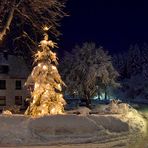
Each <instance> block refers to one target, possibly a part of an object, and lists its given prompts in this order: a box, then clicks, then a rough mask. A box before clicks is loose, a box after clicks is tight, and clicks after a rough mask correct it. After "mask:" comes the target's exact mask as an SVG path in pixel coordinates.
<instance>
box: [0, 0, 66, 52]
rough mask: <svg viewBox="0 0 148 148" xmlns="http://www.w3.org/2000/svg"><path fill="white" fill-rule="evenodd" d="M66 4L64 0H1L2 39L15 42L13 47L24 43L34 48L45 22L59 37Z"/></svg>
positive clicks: (50, 30) (20, 46)
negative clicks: (59, 27) (60, 23)
mask: <svg viewBox="0 0 148 148" xmlns="http://www.w3.org/2000/svg"><path fill="white" fill-rule="evenodd" d="M64 7H65V0H0V41H1V42H2V43H4V41H6V40H7V39H8V40H9V43H10V44H11V43H12V44H13V43H15V44H13V46H14V47H13V48H16V47H19V48H24V46H22V45H24V44H25V46H26V47H25V48H26V49H29V50H32V46H36V45H37V44H38V41H40V38H41V35H42V34H43V30H42V27H44V25H46V26H48V27H49V32H50V35H49V36H50V37H51V38H52V37H57V36H58V35H60V32H59V31H58V30H57V27H58V26H59V21H60V20H61V19H62V18H63V17H64V16H65V13H64V12H63V8H64ZM12 44H11V45H10V46H12ZM29 50H28V51H29ZM28 51H27V52H28Z"/></svg>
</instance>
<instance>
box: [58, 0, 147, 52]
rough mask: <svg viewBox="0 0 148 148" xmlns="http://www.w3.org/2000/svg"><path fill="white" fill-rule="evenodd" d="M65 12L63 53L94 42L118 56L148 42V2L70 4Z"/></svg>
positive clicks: (70, 0)
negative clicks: (78, 45)
mask: <svg viewBox="0 0 148 148" xmlns="http://www.w3.org/2000/svg"><path fill="white" fill-rule="evenodd" d="M66 12H68V14H70V16H69V17H66V18H64V20H63V21H62V22H61V28H60V31H61V32H62V33H63V35H62V36H61V37H60V44H59V46H60V48H62V49H64V50H69V51H70V50H71V49H72V48H73V47H74V45H75V44H81V43H83V42H85V41H93V42H96V43H97V44H98V46H99V45H101V46H103V47H105V48H106V49H108V50H109V51H110V52H112V53H115V52H120V51H124V50H127V49H128V48H129V45H130V44H134V43H139V44H142V43H144V42H148V0H145V1H144V0H143V1H142V0H139V1H138V0H124V1H123V0H68V3H67V5H66ZM62 49H61V50H62Z"/></svg>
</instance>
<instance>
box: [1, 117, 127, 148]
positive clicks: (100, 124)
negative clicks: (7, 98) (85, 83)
mask: <svg viewBox="0 0 148 148" xmlns="http://www.w3.org/2000/svg"><path fill="white" fill-rule="evenodd" d="M0 124H1V126H0V133H1V134H0V143H1V145H4V146H5V145H10V144H11V145H36V144H37V145H50V144H55V143H56V144H57V143H63V144H64V143H85V142H88V141H89V142H92V141H103V140H105V139H106V138H107V137H110V138H111V137H112V136H113V137H114V136H115V135H119V134H121V135H122V133H124V134H125V133H128V132H129V126H128V124H127V123H125V122H122V121H121V120H120V119H117V118H115V117H111V116H92V115H89V116H78V115H55V116H54V115H52V116H44V117H41V118H28V117H25V116H21V115H12V116H4V115H1V116H0Z"/></svg>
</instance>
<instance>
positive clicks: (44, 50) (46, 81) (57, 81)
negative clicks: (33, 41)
mask: <svg viewBox="0 0 148 148" xmlns="http://www.w3.org/2000/svg"><path fill="white" fill-rule="evenodd" d="M47 30H48V28H47V27H44V31H47ZM54 47H56V43H54V42H53V41H51V40H48V34H47V33H45V34H44V40H42V41H41V42H40V44H39V51H37V53H36V54H35V58H34V62H35V63H36V66H35V67H34V68H33V70H32V73H31V76H30V77H31V79H32V80H33V82H34V89H33V91H32V93H31V96H32V101H31V103H30V106H29V107H28V109H27V110H26V112H25V114H27V115H31V116H43V115H48V114H62V113H64V105H65V100H64V99H63V95H62V92H61V91H62V85H64V82H63V81H62V80H61V76H60V75H59V73H58V70H57V67H56V66H57V65H58V62H57V57H56V53H54V52H52V51H51V49H52V48H54ZM27 83H28V82H26V84H27Z"/></svg>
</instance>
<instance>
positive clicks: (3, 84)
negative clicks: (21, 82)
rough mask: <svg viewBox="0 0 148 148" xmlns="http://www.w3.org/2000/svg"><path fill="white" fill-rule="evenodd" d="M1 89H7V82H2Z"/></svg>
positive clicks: (0, 81) (0, 83) (0, 82)
mask: <svg viewBox="0 0 148 148" xmlns="http://www.w3.org/2000/svg"><path fill="white" fill-rule="evenodd" d="M0 89H6V80H0Z"/></svg>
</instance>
